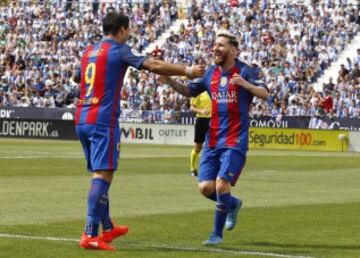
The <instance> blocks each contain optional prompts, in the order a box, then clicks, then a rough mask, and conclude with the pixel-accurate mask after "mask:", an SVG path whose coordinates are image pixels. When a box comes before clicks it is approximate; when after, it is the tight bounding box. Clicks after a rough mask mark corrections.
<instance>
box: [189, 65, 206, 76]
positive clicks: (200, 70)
mask: <svg viewBox="0 0 360 258" xmlns="http://www.w3.org/2000/svg"><path fill="white" fill-rule="evenodd" d="M204 72H205V65H194V66H186V67H185V75H186V76H187V77H188V78H189V79H195V78H198V77H201V76H203V75H204Z"/></svg>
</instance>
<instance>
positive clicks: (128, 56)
mask: <svg viewBox="0 0 360 258" xmlns="http://www.w3.org/2000/svg"><path fill="white" fill-rule="evenodd" d="M119 57H120V58H121V59H122V60H123V61H124V62H125V63H127V64H128V65H129V66H132V67H134V68H136V69H138V70H140V69H145V70H148V71H150V72H153V73H156V74H159V75H165V76H176V75H177V76H187V77H189V78H190V79H193V78H198V77H201V76H202V75H203V74H204V72H205V66H203V65H195V66H192V67H190V66H183V65H176V64H171V63H167V62H164V61H161V60H157V59H152V58H150V59H147V58H145V57H143V56H136V55H134V54H133V53H132V52H131V49H130V47H124V48H123V49H121V51H120V52H119Z"/></svg>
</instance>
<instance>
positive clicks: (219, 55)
mask: <svg viewBox="0 0 360 258" xmlns="http://www.w3.org/2000/svg"><path fill="white" fill-rule="evenodd" d="M213 55H214V63H215V64H216V65H218V66H223V65H224V64H225V63H226V60H227V59H228V58H229V51H226V52H221V51H214V53H213Z"/></svg>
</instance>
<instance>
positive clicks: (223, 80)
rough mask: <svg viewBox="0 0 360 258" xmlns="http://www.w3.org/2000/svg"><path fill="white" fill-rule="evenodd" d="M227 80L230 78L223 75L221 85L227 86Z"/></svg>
mask: <svg viewBox="0 0 360 258" xmlns="http://www.w3.org/2000/svg"><path fill="white" fill-rule="evenodd" d="M227 82H228V79H227V77H226V76H223V77H221V80H220V86H221V87H225V86H226V84H227Z"/></svg>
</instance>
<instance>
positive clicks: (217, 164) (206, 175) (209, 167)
mask: <svg viewBox="0 0 360 258" xmlns="http://www.w3.org/2000/svg"><path fill="white" fill-rule="evenodd" d="M245 162H246V153H244V152H241V151H239V150H236V149H229V148H222V149H211V148H204V152H203V154H202V155H201V160H200V169H199V182H200V183H201V182H203V181H215V180H216V179H217V178H222V179H224V180H226V181H228V182H230V183H231V185H232V186H234V185H235V184H236V182H237V180H238V178H239V176H240V174H241V172H242V170H243V168H244V166H245Z"/></svg>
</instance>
